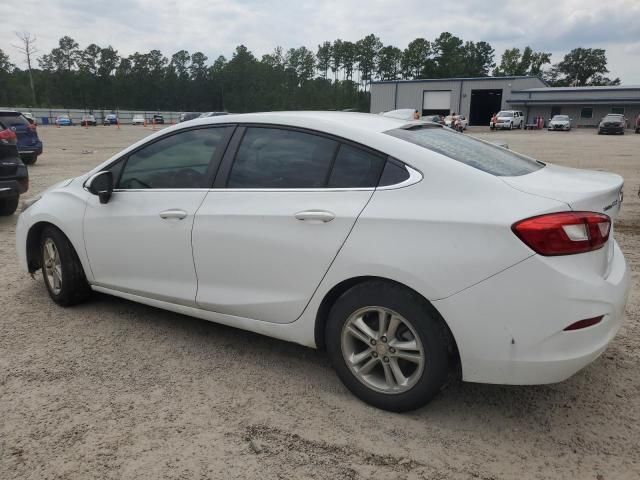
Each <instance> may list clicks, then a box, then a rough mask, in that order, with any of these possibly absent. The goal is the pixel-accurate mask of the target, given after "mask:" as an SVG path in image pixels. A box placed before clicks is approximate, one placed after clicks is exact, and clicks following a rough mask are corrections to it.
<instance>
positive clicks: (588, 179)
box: [501, 164, 624, 218]
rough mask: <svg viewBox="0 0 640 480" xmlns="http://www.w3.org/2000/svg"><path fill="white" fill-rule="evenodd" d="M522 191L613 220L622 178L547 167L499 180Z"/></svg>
mask: <svg viewBox="0 0 640 480" xmlns="http://www.w3.org/2000/svg"><path fill="white" fill-rule="evenodd" d="M501 178H502V180H503V181H504V182H506V183H507V184H508V185H510V186H511V187H513V188H515V189H516V190H520V191H522V192H526V193H530V194H533V195H538V196H541V197H545V198H551V199H553V200H558V201H560V202H563V203H566V204H567V205H568V206H569V207H570V208H571V209H572V210H574V211H590V212H599V213H604V214H606V215H609V216H610V217H611V218H615V217H616V216H617V215H618V212H619V211H620V205H621V203H622V185H623V182H624V180H623V178H622V177H621V176H620V175H616V174H615V173H609V172H600V171H593V170H582V169H578V168H569V167H561V166H558V165H553V164H547V165H546V166H545V167H544V168H541V169H540V170H536V171H535V172H533V173H529V174H527V175H522V176H519V177H501Z"/></svg>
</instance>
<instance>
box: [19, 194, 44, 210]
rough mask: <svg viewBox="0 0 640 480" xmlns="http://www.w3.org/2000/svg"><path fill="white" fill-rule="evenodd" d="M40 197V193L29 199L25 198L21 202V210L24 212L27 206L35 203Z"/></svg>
mask: <svg viewBox="0 0 640 480" xmlns="http://www.w3.org/2000/svg"><path fill="white" fill-rule="evenodd" d="M41 198H42V195H36V196H35V197H33V198H30V199H29V200H25V201H24V202H22V211H23V212H24V211H25V210H26V209H27V208H29V207H30V206H31V205H33V204H34V203H36V202H37V201H38V200H40V199H41Z"/></svg>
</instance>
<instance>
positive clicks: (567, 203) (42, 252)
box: [17, 112, 629, 411]
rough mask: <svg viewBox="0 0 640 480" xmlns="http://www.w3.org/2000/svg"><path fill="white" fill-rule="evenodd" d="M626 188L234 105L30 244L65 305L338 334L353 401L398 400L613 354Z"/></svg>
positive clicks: (94, 185) (407, 126)
mask: <svg viewBox="0 0 640 480" xmlns="http://www.w3.org/2000/svg"><path fill="white" fill-rule="evenodd" d="M621 192H622V178H621V177H619V176H618V175H613V174H609V173H603V172H591V171H585V170H577V169H570V168H563V167H559V166H554V165H550V164H544V163H542V162H538V161H535V160H532V159H530V158H527V157H524V156H522V155H519V154H517V153H514V152H512V151H510V150H506V149H503V148H500V147H496V146H494V145H491V144H489V143H486V142H483V141H480V140H477V139H474V138H471V137H468V136H465V135H462V134H458V133H455V132H452V131H450V130H449V129H446V128H442V127H441V126H440V125H436V124H429V123H426V122H421V121H407V120H402V119H394V118H388V117H384V116H379V115H367V114H354V113H330V112H294V113H263V114H246V115H229V116H224V117H212V118H205V119H199V120H192V121H191V122H188V123H184V124H180V125H176V126H174V127H171V128H168V129H166V130H162V131H160V132H158V133H156V134H155V135H152V136H150V137H147V138H145V139H143V140H141V141H139V142H138V143H136V144H134V145H132V146H131V147H129V148H127V149H125V150H124V151H122V152H121V153H119V154H117V155H115V156H114V157H112V158H110V159H109V160H107V161H106V162H104V163H103V164H101V165H99V166H98V167H96V168H95V169H93V170H92V171H90V172H89V173H87V174H85V175H81V176H80V177H77V178H74V179H70V180H66V181H64V182H61V183H59V184H57V185H55V186H53V187H51V188H50V189H49V190H47V191H46V192H45V193H44V194H42V196H41V197H40V198H39V199H37V200H33V201H31V202H30V203H29V204H27V205H25V208H24V211H23V213H22V214H21V215H20V219H19V221H18V226H17V245H18V254H19V258H20V262H21V263H22V265H23V266H24V268H25V269H26V270H28V271H29V272H34V271H36V270H38V269H42V271H43V276H44V281H45V284H46V287H47V289H48V291H49V294H50V295H51V298H52V299H53V300H54V301H55V302H56V303H58V304H60V305H63V306H67V305H72V304H75V303H78V302H81V301H83V300H85V299H86V298H87V296H88V295H89V293H90V291H91V290H95V291H98V292H103V293H108V294H111V295H116V296H119V297H123V298H126V299H130V300H133V301H137V302H141V303H145V304H148V305H152V306H155V307H160V308H164V309H167V310H171V311H174V312H177V313H181V314H185V315H191V316H194V317H199V318H203V319H206V320H211V321H214V322H219V323H223V324H226V325H231V326H235V327H238V328H242V329H246V330H251V331H254V332H259V333H262V334H265V335H270V336H272V337H276V338H280V339H283V340H288V341H292V342H297V343H300V344H302V345H307V346H310V347H318V348H324V349H326V350H327V352H328V354H329V356H330V358H331V361H332V363H333V365H334V367H335V369H336V371H337V373H338V375H339V376H340V378H341V379H342V381H343V382H344V383H345V384H346V385H347V387H348V388H349V389H350V390H351V391H352V392H353V393H355V394H356V395H357V396H358V397H360V398H361V399H363V400H364V401H366V402H369V403H370V404H372V405H375V406H377V407H380V408H384V409H388V410H395V411H403V410H409V409H413V408H416V407H419V406H421V405H423V404H425V403H426V402H428V401H429V400H430V399H431V398H432V397H433V396H434V395H435V394H436V393H437V392H438V390H439V389H440V388H441V386H442V385H443V384H444V382H445V380H446V379H447V377H448V374H449V373H450V372H452V371H453V372H454V373H457V372H460V373H461V375H462V379H463V380H466V381H471V382H486V383H500V384H540V383H550V382H558V381H561V380H564V379H566V378H567V377H569V376H570V375H572V374H574V373H575V372H577V371H578V370H579V369H581V368H582V367H584V366H585V365H587V364H588V363H590V362H591V361H593V360H594V359H595V358H596V357H598V355H600V354H601V353H602V352H603V350H604V349H605V348H606V346H607V344H608V343H609V341H610V340H611V339H612V338H613V336H614V335H615V333H616V331H617V330H618V328H619V327H620V324H621V322H622V318H623V315H624V306H625V302H626V297H627V292H628V288H629V274H628V271H627V267H626V263H625V260H624V258H623V255H622V253H621V251H620V248H619V247H618V244H617V243H616V242H615V240H614V239H613V236H612V229H613V224H612V218H613V217H615V215H616V214H617V212H618V210H619V208H620V203H621V201H622V193H621ZM283 368H286V367H283Z"/></svg>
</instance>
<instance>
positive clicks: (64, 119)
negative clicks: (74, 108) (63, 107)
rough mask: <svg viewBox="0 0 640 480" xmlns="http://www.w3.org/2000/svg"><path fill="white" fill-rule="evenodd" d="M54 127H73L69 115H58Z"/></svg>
mask: <svg viewBox="0 0 640 480" xmlns="http://www.w3.org/2000/svg"><path fill="white" fill-rule="evenodd" d="M56 125H58V126H59V127H70V126H72V125H73V122H72V121H71V118H70V117H69V115H58V116H57V117H56Z"/></svg>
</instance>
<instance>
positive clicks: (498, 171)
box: [385, 125, 544, 176]
mask: <svg viewBox="0 0 640 480" xmlns="http://www.w3.org/2000/svg"><path fill="white" fill-rule="evenodd" d="M385 133H386V134H388V135H391V136H393V137H396V138H400V139H402V140H405V141H407V142H410V143H413V144H415V145H419V146H421V147H424V148H426V149H428V150H431V151H433V152H437V153H440V154H442V155H444V156H446V157H449V158H451V159H453V160H457V161H458V162H462V163H464V164H466V165H469V166H471V167H474V168H477V169H478V170H482V171H483V172H487V173H490V174H492V175H496V176H518V175H526V174H527V173H531V172H535V171H536V170H539V169H540V168H542V167H543V166H544V164H543V163H542V162H536V161H535V160H532V159H530V158H527V157H525V156H524V155H520V154H517V153H515V152H512V151H511V150H507V149H504V148H501V147H498V146H495V145H491V144H490V143H486V142H482V141H480V140H477V139H475V138H473V137H469V136H468V135H461V134H459V133H457V132H452V131H448V130H446V129H444V128H440V127H435V126H427V125H424V126H414V127H410V128H397V129H395V130H389V131H388V132H385Z"/></svg>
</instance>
